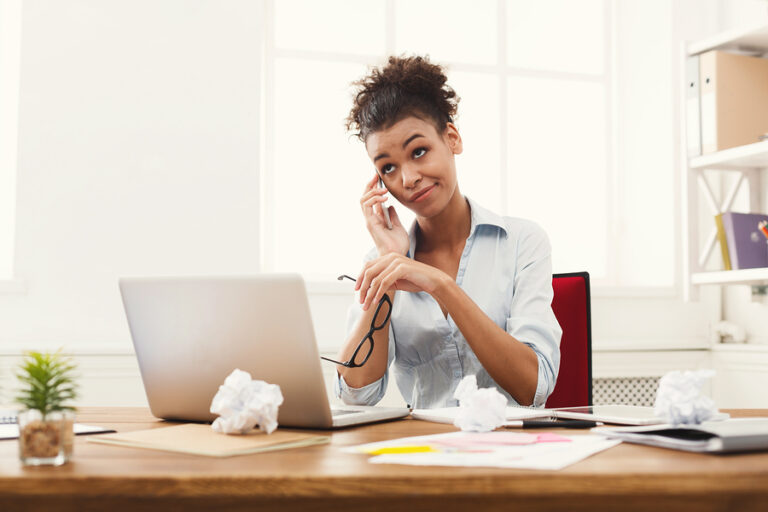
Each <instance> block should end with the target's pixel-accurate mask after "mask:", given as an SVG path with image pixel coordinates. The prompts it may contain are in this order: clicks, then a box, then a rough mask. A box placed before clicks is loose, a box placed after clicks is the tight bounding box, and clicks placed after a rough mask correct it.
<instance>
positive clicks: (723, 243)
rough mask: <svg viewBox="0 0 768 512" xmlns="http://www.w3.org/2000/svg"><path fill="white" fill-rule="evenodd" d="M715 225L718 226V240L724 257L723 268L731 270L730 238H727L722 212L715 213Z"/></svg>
mask: <svg viewBox="0 0 768 512" xmlns="http://www.w3.org/2000/svg"><path fill="white" fill-rule="evenodd" d="M715 226H717V241H718V242H720V254H721V255H722V257H723V270H731V258H730V256H728V240H727V239H726V238H725V228H724V227H723V214H722V213H718V214H717V215H715Z"/></svg>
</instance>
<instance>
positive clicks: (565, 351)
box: [546, 272, 592, 408]
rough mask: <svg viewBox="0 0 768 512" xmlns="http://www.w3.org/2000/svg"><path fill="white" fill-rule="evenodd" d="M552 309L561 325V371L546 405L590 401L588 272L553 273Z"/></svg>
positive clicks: (577, 403)
mask: <svg viewBox="0 0 768 512" xmlns="http://www.w3.org/2000/svg"><path fill="white" fill-rule="evenodd" d="M552 288H553V290H554V297H553V299H552V311H554V313H555V317H557V321H558V322H559V323H560V327H562V328H563V337H562V339H561V340H560V371H559V373H558V376H557V383H556V384H555V390H554V391H553V392H552V394H551V395H550V396H549V398H548V399H547V403H546V407H548V408H551V407H575V406H579V405H592V318H591V313H590V294H589V273H587V272H574V273H570V274H555V275H553V276H552Z"/></svg>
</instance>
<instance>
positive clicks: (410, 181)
mask: <svg viewBox="0 0 768 512" xmlns="http://www.w3.org/2000/svg"><path fill="white" fill-rule="evenodd" d="M401 171H402V176H403V187H405V188H406V189H409V188H413V187H415V186H416V185H417V184H418V183H419V182H420V181H421V173H420V172H419V170H418V168H417V166H415V165H404V166H403V167H402V170H401Z"/></svg>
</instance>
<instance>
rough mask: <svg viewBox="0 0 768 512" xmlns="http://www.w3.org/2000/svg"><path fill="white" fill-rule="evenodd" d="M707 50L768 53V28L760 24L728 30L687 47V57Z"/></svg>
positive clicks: (763, 23)
mask: <svg viewBox="0 0 768 512" xmlns="http://www.w3.org/2000/svg"><path fill="white" fill-rule="evenodd" d="M709 50H727V51H747V52H749V51H758V52H765V51H768V26H766V25H765V22H762V23H761V24H760V25H757V26H751V27H746V28H741V29H735V30H729V31H728V32H723V33H721V34H717V35H716V36H713V37H710V38H707V39H704V40H702V41H698V42H695V43H691V44H689V45H688V55H696V54H699V53H704V52H707V51H709Z"/></svg>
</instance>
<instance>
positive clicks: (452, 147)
mask: <svg viewBox="0 0 768 512" xmlns="http://www.w3.org/2000/svg"><path fill="white" fill-rule="evenodd" d="M446 80H447V78H446V76H445V74H444V72H443V69H442V68H441V67H440V66H438V65H435V64H432V63H430V62H429V60H428V58H421V57H407V58H401V57H390V58H389V62H388V64H387V65H385V66H383V67H382V68H380V69H374V70H373V71H372V72H371V73H370V74H369V75H368V76H366V77H364V78H363V79H361V80H359V81H358V82H356V84H355V85H356V86H357V87H358V88H359V89H358V93H357V95H356V97H355V100H354V106H353V108H352V111H351V112H350V114H349V117H348V119H347V128H348V129H353V130H356V131H357V133H356V135H357V136H358V138H359V139H360V140H361V141H362V142H364V143H365V149H366V151H367V152H368V155H369V157H370V158H371V161H372V162H373V164H374V166H375V167H376V172H375V173H372V175H371V177H370V179H369V180H368V183H367V184H366V186H365V190H364V192H363V195H362V197H361V198H360V207H361V210H362V213H363V216H364V218H365V222H366V226H367V228H368V231H369V233H370V235H371V238H372V239H373V242H374V244H375V245H376V247H375V249H373V250H372V251H371V252H370V253H369V254H368V256H367V257H366V263H365V265H364V266H363V268H362V271H361V272H360V274H359V276H358V277H357V281H356V285H355V290H357V291H359V302H360V304H359V305H355V306H353V307H352V309H351V314H350V321H349V324H350V328H349V337H348V339H347V341H346V342H345V343H344V345H343V347H342V349H341V351H340V352H339V355H338V356H337V359H338V361H339V362H342V363H343V364H339V365H338V366H337V368H338V379H337V386H336V388H337V393H338V396H340V397H341V398H342V399H343V400H344V402H346V403H350V404H367V405H373V404H375V403H377V402H378V401H379V400H380V399H381V398H382V396H384V393H385V391H386V388H387V382H388V369H389V367H390V364H391V363H392V362H393V361H394V367H393V369H394V373H395V377H396V380H397V384H398V387H399V389H400V392H401V393H402V395H403V397H404V398H405V400H406V401H407V402H408V403H409V404H411V405H412V406H413V407H418V408H429V407H446V406H451V405H457V401H456V400H455V399H454V398H453V393H454V391H455V389H456V386H457V384H458V383H459V381H461V379H462V378H463V377H464V376H466V375H476V376H477V382H478V385H479V386H480V387H491V386H493V387H496V388H498V389H499V391H500V392H501V393H503V394H504V395H505V396H506V397H507V399H508V400H509V401H510V403H512V404H520V405H534V406H542V405H543V404H544V402H545V401H546V399H547V397H548V396H549V394H550V393H551V392H552V390H553V389H554V386H555V379H556V378H557V371H558V367H559V363H560V352H559V344H560V335H561V333H562V331H561V329H560V326H559V325H558V323H557V320H556V319H555V316H554V314H553V313H552V308H551V303H552V269H551V259H550V245H549V241H548V239H547V236H546V234H545V233H544V231H543V230H542V229H541V228H540V227H538V226H537V225H536V224H534V223H532V222H530V221H527V220H523V219H519V218H512V217H500V216H498V215H496V214H494V213H492V212H490V211H488V210H486V209H484V208H482V207H481V206H480V205H478V204H477V203H475V202H474V201H472V200H471V199H469V198H467V197H465V196H463V195H462V194H461V192H460V190H459V185H458V181H457V172H456V162H455V156H456V155H458V154H460V153H461V152H462V149H463V147H462V140H461V136H460V135H459V131H458V129H457V128H456V125H454V123H453V118H454V116H455V114H456V107H457V103H458V101H459V99H458V97H457V96H456V93H455V92H454V91H453V89H451V88H450V87H449V86H448V85H447V84H446ZM472 172H481V171H480V170H478V169H473V170H472ZM379 180H381V182H383V185H384V187H386V188H383V187H380V186H378V184H379ZM389 195H391V196H392V197H394V198H395V199H396V200H397V201H399V202H400V203H401V204H402V205H403V206H405V207H406V208H408V209H410V210H411V211H413V212H414V213H415V214H416V221H415V222H414V223H413V226H412V227H411V228H410V231H408V232H406V230H405V228H404V227H403V225H402V224H401V223H400V221H399V219H398V217H397V213H396V212H395V210H394V208H393V207H391V206H390V207H389V208H388V209H387V212H388V217H389V220H388V219H387V215H386V213H387V212H385V211H383V209H382V205H383V203H384V202H385V201H386V200H387V197H388V196H389ZM390 225H391V228H390V227H389V226H390ZM361 340H363V341H362V342H361ZM371 340H372V342H371ZM371 345H372V350H371ZM369 350H370V352H369ZM356 351H357V353H356ZM366 356H368V357H367V359H366Z"/></svg>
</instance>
